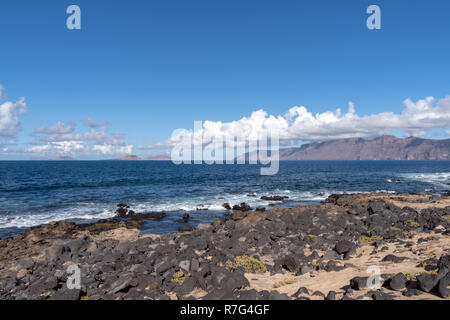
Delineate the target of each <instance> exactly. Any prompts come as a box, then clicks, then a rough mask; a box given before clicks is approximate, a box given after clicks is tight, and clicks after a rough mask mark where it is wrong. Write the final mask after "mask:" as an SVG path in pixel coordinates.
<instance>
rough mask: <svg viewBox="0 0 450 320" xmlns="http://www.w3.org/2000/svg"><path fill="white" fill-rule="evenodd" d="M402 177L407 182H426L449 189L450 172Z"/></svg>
mask: <svg viewBox="0 0 450 320" xmlns="http://www.w3.org/2000/svg"><path fill="white" fill-rule="evenodd" d="M402 176H403V177H405V178H406V179H409V180H414V181H420V182H426V183H430V184H433V185H437V186H440V187H445V188H449V185H448V183H450V172H436V173H407V174H403V175H402Z"/></svg>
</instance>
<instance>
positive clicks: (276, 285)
mask: <svg viewBox="0 0 450 320" xmlns="http://www.w3.org/2000/svg"><path fill="white" fill-rule="evenodd" d="M296 282H297V279H295V278H292V279H288V278H286V279H283V280H281V281H277V282H275V283H274V284H273V287H274V288H275V289H276V288H280V287H283V286H287V285H289V284H293V283H296Z"/></svg>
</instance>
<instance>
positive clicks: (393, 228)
mask: <svg viewBox="0 0 450 320" xmlns="http://www.w3.org/2000/svg"><path fill="white" fill-rule="evenodd" d="M391 231H399V232H401V231H403V230H402V229H400V228H397V227H391Z"/></svg>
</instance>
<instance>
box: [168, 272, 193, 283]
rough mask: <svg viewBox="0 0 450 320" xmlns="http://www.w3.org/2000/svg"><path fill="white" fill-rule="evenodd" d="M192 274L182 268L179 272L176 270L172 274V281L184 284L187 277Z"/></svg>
mask: <svg viewBox="0 0 450 320" xmlns="http://www.w3.org/2000/svg"><path fill="white" fill-rule="evenodd" d="M190 276H191V274H190V273H184V272H183V270H180V271H178V272H175V273H174V274H173V276H172V282H173V283H176V284H179V285H182V284H183V283H184V280H186V278H189V277H190Z"/></svg>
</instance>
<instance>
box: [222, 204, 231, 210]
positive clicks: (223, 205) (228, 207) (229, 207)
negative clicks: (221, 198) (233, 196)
mask: <svg viewBox="0 0 450 320" xmlns="http://www.w3.org/2000/svg"><path fill="white" fill-rule="evenodd" d="M222 207H224V208H225V209H226V210H231V206H230V204H229V203H228V202H225V203H224V204H222Z"/></svg>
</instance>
